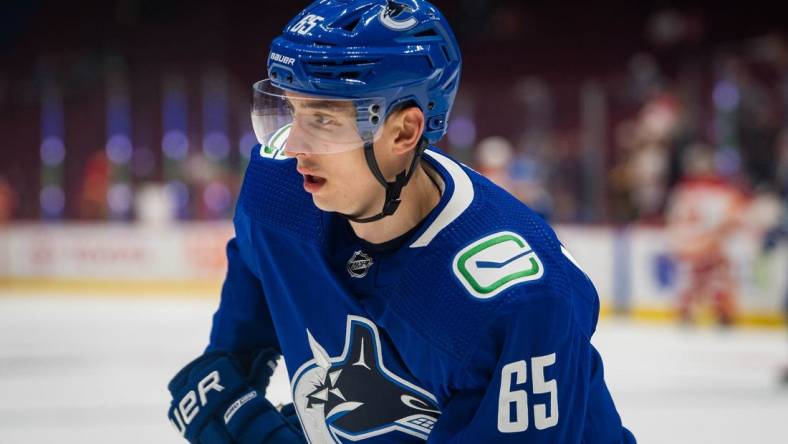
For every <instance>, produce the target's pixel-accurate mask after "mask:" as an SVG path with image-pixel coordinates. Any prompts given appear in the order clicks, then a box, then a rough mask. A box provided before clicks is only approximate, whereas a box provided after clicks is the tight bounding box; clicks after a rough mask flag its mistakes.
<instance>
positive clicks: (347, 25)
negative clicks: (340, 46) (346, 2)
mask: <svg viewBox="0 0 788 444" xmlns="http://www.w3.org/2000/svg"><path fill="white" fill-rule="evenodd" d="M360 21H361V17H356V18H355V19H354V20H352V21H350V22H348V23H345V24H344V25H342V29H344V30H345V31H347V32H353V31H355V30H356V26H358V22H360Z"/></svg>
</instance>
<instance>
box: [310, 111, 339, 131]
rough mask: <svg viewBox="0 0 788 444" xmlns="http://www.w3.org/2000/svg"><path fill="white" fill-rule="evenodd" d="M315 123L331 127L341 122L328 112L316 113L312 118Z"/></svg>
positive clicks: (323, 126) (319, 125)
mask: <svg viewBox="0 0 788 444" xmlns="http://www.w3.org/2000/svg"><path fill="white" fill-rule="evenodd" d="M312 122H313V124H314V125H316V126H318V127H322V128H326V129H328V128H330V127H332V126H338V125H339V122H338V121H337V120H336V119H335V118H334V117H333V116H330V115H328V114H323V113H316V114H315V115H314V117H313V120H312Z"/></svg>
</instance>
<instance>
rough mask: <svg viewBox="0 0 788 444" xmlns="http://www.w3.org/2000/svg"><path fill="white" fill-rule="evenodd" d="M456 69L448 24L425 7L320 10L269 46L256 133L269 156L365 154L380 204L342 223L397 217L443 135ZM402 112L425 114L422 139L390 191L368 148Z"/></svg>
mask: <svg viewBox="0 0 788 444" xmlns="http://www.w3.org/2000/svg"><path fill="white" fill-rule="evenodd" d="M461 64H462V62H461V58H460V51H459V47H458V45H457V41H456V39H455V37H454V34H453V32H452V30H451V28H450V27H449V24H448V22H447V20H446V19H445V18H444V17H443V15H442V14H441V13H440V11H438V9H437V8H435V7H434V6H433V5H431V4H430V3H428V2H426V1H423V0H396V1H395V0H318V1H316V2H314V3H312V4H311V5H309V6H308V7H307V8H306V9H304V10H303V11H301V13H299V14H298V15H297V16H296V17H295V18H294V19H293V20H291V21H290V23H288V24H287V26H286V27H285V29H284V31H283V33H282V35H280V36H279V37H277V38H276V39H274V41H273V42H272V43H271V52H270V54H269V56H268V79H265V80H261V81H259V82H257V83H255V85H254V94H255V96H254V97H255V101H254V105H253V110H252V122H253V124H254V128H255V133H256V134H257V137H258V140H259V141H260V143H261V144H265V145H266V149H272V150H276V149H283V148H286V149H290V150H296V151H302V152H312V153H332V152H341V151H346V150H353V149H357V148H360V147H362V146H363V148H364V155H365V157H366V160H367V164H368V166H369V168H370V171H371V172H372V174H373V175H374V176H375V178H376V179H377V180H378V182H380V184H381V185H382V186H383V188H384V189H385V191H386V195H385V202H384V205H383V209H382V211H381V212H380V213H378V214H376V215H374V216H370V217H365V218H361V217H354V216H351V215H345V216H346V217H347V218H348V219H350V220H353V221H355V222H372V221H375V220H379V219H381V218H383V217H386V216H389V215H391V214H393V213H394V212H395V211H396V209H397V207H398V206H399V203H400V199H399V196H400V193H401V191H402V188H403V187H404V186H405V185H407V183H408V181H409V180H410V177H411V175H412V174H413V172H414V171H415V166H416V163H417V162H418V160H419V158H420V156H421V154H422V152H423V151H424V149H425V148H426V146H427V143H428V142H429V143H435V142H437V141H438V140H440V139H441V137H443V135H444V134H446V125H447V122H448V118H449V112H450V111H451V107H452V104H453V103H454V97H455V95H456V94H457V87H458V85H459V80H460V67H461ZM406 103H407V104H410V103H412V104H415V105H416V106H417V107H419V108H420V109H421V111H422V112H423V113H424V117H425V129H424V133H423V135H422V140H421V142H420V143H419V144H418V146H417V148H416V150H415V155H414V156H413V159H412V162H411V164H410V167H409V168H408V169H407V170H405V171H402V172H401V173H399V174H397V176H396V177H395V179H394V181H392V182H389V181H388V180H387V179H386V178H385V177H384V176H383V174H382V173H381V171H380V168H379V166H378V163H377V160H376V158H375V153H374V149H373V144H374V142H375V139H376V137H378V136H379V135H380V134H381V131H379V130H380V129H381V126H382V125H383V123H384V122H385V118H386V116H387V115H388V114H389V113H390V112H391V111H392V110H393V109H395V107H397V106H399V105H402V104H406ZM303 110H308V112H303ZM292 128H298V129H299V131H297V132H294V131H291V129H292ZM294 134H297V136H294ZM294 139H297V140H294Z"/></svg>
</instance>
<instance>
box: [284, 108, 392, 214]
mask: <svg viewBox="0 0 788 444" xmlns="http://www.w3.org/2000/svg"><path fill="white" fill-rule="evenodd" d="M290 94H291V93H288V96H289V95H290ZM293 96H294V97H298V96H297V94H295V93H293ZM291 103H292V108H293V109H292V112H293V114H294V116H297V118H294V119H293V126H292V127H291V129H290V134H289V136H288V140H287V144H286V148H285V154H286V155H288V156H290V157H295V158H296V160H297V161H298V164H297V170H298V172H299V173H300V174H301V175H302V176H303V177H304V185H303V186H304V189H305V190H306V191H307V192H308V193H310V194H311V195H312V199H313V201H314V203H315V205H316V206H317V207H318V208H320V209H321V210H323V211H333V212H340V213H343V214H348V215H353V216H357V217H365V216H369V215H372V214H376V213H377V212H379V211H380V208H381V207H382V206H383V198H384V194H385V193H384V190H383V187H381V186H380V184H379V183H378V182H377V180H376V179H375V177H374V176H373V175H372V173H371V172H370V170H369V167H368V166H367V162H366V159H365V157H364V150H363V146H364V142H363V141H362V139H361V137H358V140H357V142H356V145H355V146H354V147H353V149H344V150H337V151H338V152H334V153H316V152H315V151H314V150H310V149H299V147H310V146H313V145H314V144H315V143H325V139H326V138H324V137H321V141H317V140H316V139H315V132H316V131H318V130H319V127H318V126H317V125H331V124H338V123H341V122H347V121H349V120H350V121H352V120H354V118H355V114H354V113H355V110H354V108H353V107H352V106H349V107H348V108H345V109H341V108H338V107H334V109H329V108H327V107H326V108H323V109H316V108H315V107H311V106H307V105H306V104H307V103H309V102H306V101H300V100H292V101H291ZM349 117H350V118H349ZM306 125H312V126H311V127H309V128H307V127H305V126H306ZM390 132H391V131H390V130H387V128H386V125H384V127H383V129H382V130H381V134H382V136H380V137H378V138H376V141H375V144H374V148H375V155H376V158H377V160H378V165H379V166H380V168H381V171H382V172H383V174H384V175H386V176H387V177H389V176H393V175H394V174H396V172H398V171H399V170H396V168H397V163H398V162H397V159H396V157H395V156H393V154H392V153H391V151H392V150H391V143H390V139H391V137H386V135H387V134H389V133H390ZM342 143H347V137H345V138H344V139H343V142H342ZM395 170H396V171H395Z"/></svg>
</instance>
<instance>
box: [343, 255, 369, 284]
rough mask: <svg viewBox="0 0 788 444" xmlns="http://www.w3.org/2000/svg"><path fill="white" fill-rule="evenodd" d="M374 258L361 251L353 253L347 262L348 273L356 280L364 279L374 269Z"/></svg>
mask: <svg viewBox="0 0 788 444" xmlns="http://www.w3.org/2000/svg"><path fill="white" fill-rule="evenodd" d="M372 264H373V262H372V258H371V257H369V255H368V254H366V253H364V252H363V251H361V250H358V251H356V252H355V253H353V256H351V257H350V259H349V260H348V261H347V272H348V273H349V274H350V276H352V277H354V278H359V279H361V278H363V277H364V276H366V275H367V272H368V271H369V269H370V268H371V267H372Z"/></svg>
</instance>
